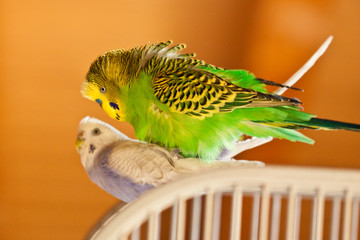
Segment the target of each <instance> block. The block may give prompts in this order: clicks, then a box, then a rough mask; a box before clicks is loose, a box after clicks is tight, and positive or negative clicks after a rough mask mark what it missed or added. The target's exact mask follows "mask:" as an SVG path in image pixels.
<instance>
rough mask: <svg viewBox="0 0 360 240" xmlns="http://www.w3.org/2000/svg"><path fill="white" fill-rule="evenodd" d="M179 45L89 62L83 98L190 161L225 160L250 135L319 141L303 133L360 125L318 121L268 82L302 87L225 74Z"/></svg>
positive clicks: (163, 45) (110, 53)
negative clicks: (274, 91) (236, 144)
mask: <svg viewBox="0 0 360 240" xmlns="http://www.w3.org/2000/svg"><path fill="white" fill-rule="evenodd" d="M171 44H172V41H165V42H160V43H154V44H152V45H149V44H146V45H142V46H137V47H134V48H132V49H129V50H124V49H116V50H111V51H108V52H106V53H104V54H103V55H100V56H99V57H97V58H96V59H95V60H94V61H93V62H92V63H91V65H90V68H89V70H88V72H87V74H86V77H85V80H84V81H83V83H82V85H81V94H82V95H83V96H84V97H85V98H88V99H90V100H92V101H95V102H97V103H98V104H99V105H100V107H101V108H102V109H103V110H104V111H105V112H106V113H107V114H108V115H109V116H110V117H111V118H113V119H117V120H119V121H126V122H128V123H130V124H131V125H132V126H133V127H134V130H135V135H136V137H137V138H138V139H139V140H141V141H146V142H150V143H156V144H158V145H160V146H163V147H166V148H169V149H173V148H177V149H179V150H180V152H181V154H182V155H183V156H185V157H194V158H200V159H203V160H204V161H212V160H214V159H218V158H219V156H221V154H222V153H223V152H224V151H229V150H231V149H232V148H233V147H234V143H236V142H238V141H241V140H242V139H243V138H244V139H246V138H247V137H257V138H277V139H287V140H290V141H299V142H304V143H308V144H313V143H314V141H313V140H312V139H310V138H308V137H306V136H305V135H303V134H302V133H300V132H299V131H298V130H299V129H304V128H307V129H323V130H330V129H345V130H351V131H360V125H358V124H352V123H344V122H339V121H333V120H327V119H321V118H316V116H315V115H313V114H310V113H306V112H304V111H302V108H301V104H302V103H301V102H300V101H299V100H298V99H296V98H290V97H285V96H280V95H277V94H275V93H271V92H269V91H268V90H267V89H266V86H267V85H273V86H279V87H283V88H292V89H295V90H299V89H298V88H294V87H290V86H286V85H282V84H279V83H276V82H273V81H269V80H264V79H261V78H257V77H256V76H255V75H254V74H253V73H251V72H249V71H247V70H242V69H224V68H220V67H216V66H214V65H211V64H207V63H205V61H203V60H198V59H195V54H194V53H181V51H182V50H183V49H185V47H186V45H185V44H178V45H174V46H172V45H171Z"/></svg>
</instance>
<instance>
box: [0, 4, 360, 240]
mask: <svg viewBox="0 0 360 240" xmlns="http://www.w3.org/2000/svg"><path fill="white" fill-rule="evenodd" d="M0 19H1V20H0V30H1V32H0V34H1V38H0V51H1V58H0V79H1V80H0V81H1V88H0V93H1V94H0V98H1V101H0V109H1V118H0V133H1V134H0V138H1V144H0V156H1V162H0V164H1V166H0V191H1V193H0V239H81V238H83V237H84V236H85V235H86V234H87V232H88V230H89V229H90V228H91V227H92V226H93V225H94V224H95V223H96V222H97V221H98V219H99V218H100V217H101V216H102V215H103V214H104V213H105V212H106V211H107V210H109V209H110V208H111V207H112V206H114V205H115V204H116V203H118V200H117V199H115V198H113V197H112V196H110V195H108V194H107V193H105V192H104V191H102V190H101V189H100V188H98V187H97V186H95V185H94V184H92V183H91V182H90V180H89V179H88V177H87V175H86V173H85V171H84V169H83V167H82V166H81V164H80V158H79V155H78V154H77V152H76V151H75V148H74V141H75V137H76V134H77V126H78V123H79V121H80V120H81V119H82V118H83V117H85V116H86V115H90V116H94V117H97V118H99V119H101V120H104V121H106V122H108V123H110V124H112V125H114V126H116V127H117V128H118V129H119V130H121V131H122V132H124V133H125V134H127V135H129V136H130V137H134V131H133V129H132V127H131V126H130V125H129V124H127V123H121V122H116V121H115V120H112V119H110V118H109V117H108V116H107V115H105V112H104V111H102V110H101V109H100V108H99V106H98V105H97V104H96V103H94V102H90V101H89V100H87V99H84V98H82V97H81V95H80V93H79V89H80V85H81V82H82V81H83V79H84V76H85V75H86V72H87V70H88V67H89V65H90V63H91V62H92V61H93V60H94V59H95V58H96V57H97V56H98V55H100V54H102V53H103V52H105V51H107V50H110V49H114V48H125V49H128V48H132V47H134V46H136V45H142V44H145V43H147V42H155V41H163V40H168V39H172V40H174V41H175V43H181V42H184V43H186V44H187V46H188V48H187V50H186V52H196V53H197V57H198V58H200V59H203V60H205V61H206V62H208V63H211V64H215V65H217V66H221V67H225V68H242V69H247V70H249V71H251V72H253V73H255V74H256V75H257V76H258V77H261V78H265V79H268V80H272V81H277V82H284V81H285V80H286V79H287V78H289V77H290V76H291V75H292V74H293V73H294V72H295V71H297V70H298V68H300V67H301V66H302V64H303V63H305V61H306V60H307V59H308V58H309V57H310V56H311V55H312V54H313V53H314V52H315V50H316V49H317V48H318V47H319V46H320V45H321V44H322V42H323V41H325V39H326V38H327V37H328V36H329V35H333V36H334V40H333V43H332V44H331V45H330V48H329V49H328V51H327V52H326V53H325V55H324V56H323V57H322V58H320V60H319V61H318V62H317V63H316V65H315V66H314V67H313V68H312V69H311V70H310V71H309V72H308V73H307V74H306V75H305V76H304V77H303V78H302V79H301V80H300V82H299V83H298V84H296V87H299V88H302V89H304V90H305V91H304V92H297V91H288V92H286V93H285V95H286V96H291V97H297V98H299V99H301V101H302V102H303V103H304V110H305V111H307V112H311V113H315V114H317V115H318V116H319V117H322V118H330V119H336V120H342V121H348V122H356V123H360V111H359V105H358V101H359V89H360V71H359V69H360V65H359V63H360V2H359V1H358V0H342V1H340V0H332V1H301V2H295V1H285V0H284V1H281V0H279V1H270V0H257V1H239V0H225V1H214V0H207V1H203V0H201V1H189V0H183V1H172V2H170V1H165V0H158V1H130V0H127V1H125V0H121V1H119V0H118V1H94V0H88V1H68V0H61V1H60V0H57V1H45V0H33V1H24V0H12V1H10V0H2V1H1V2H0ZM303 132H304V133H305V134H306V135H307V136H309V137H311V138H313V139H314V140H315V141H316V143H315V145H313V146H312V145H307V144H303V143H292V142H287V141H281V140H274V141H272V142H271V143H269V144H267V145H264V146H262V147H259V148H257V149H253V150H249V151H248V152H245V153H243V154H241V155H239V156H237V158H238V159H254V160H261V161H264V162H266V163H267V164H286V165H301V166H325V167H337V168H360V159H359V154H360V141H359V138H360V134H359V133H354V132H346V131H310V130H308V131H303ZM304 177H306V176H304Z"/></svg>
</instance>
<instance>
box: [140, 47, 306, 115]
mask: <svg viewBox="0 0 360 240" xmlns="http://www.w3.org/2000/svg"><path fill="white" fill-rule="evenodd" d="M168 43H169V42H166V43H160V44H158V45H153V46H150V48H149V49H150V50H149V53H148V54H147V58H148V61H147V63H146V66H145V67H144V69H145V71H146V72H147V73H148V74H149V75H151V76H153V79H152V87H153V91H154V95H155V97H156V98H157V100H159V101H160V103H162V104H165V105H167V106H168V107H169V109H170V111H172V112H176V113H182V114H188V115H191V116H193V117H196V118H199V119H203V118H205V117H210V116H212V115H213V114H214V113H222V112H231V111H233V110H234V109H236V108H252V107H274V106H285V105H297V104H300V102H299V101H298V100H296V99H292V98H286V97H282V96H277V95H272V94H266V93H263V92H260V91H255V90H252V89H248V88H243V87H240V86H238V85H236V84H234V83H232V82H231V81H230V80H228V79H226V78H224V76H225V75H224V74H216V71H221V69H219V68H216V67H214V66H212V65H208V64H205V63H204V62H203V61H200V60H196V59H191V58H189V56H193V54H187V55H174V54H173V55H171V54H169V53H174V51H175V52H176V51H178V50H179V49H182V48H184V47H185V46H184V45H177V46H175V47H172V48H170V49H169V50H166V48H165V47H166V46H167V45H168ZM169 44H170V43H169ZM164 46H165V47H164ZM164 49H165V50H164ZM174 49H176V50H174ZM210 70H211V71H210ZM224 71H225V70H224ZM228 71H229V70H228ZM223 73H224V72H223ZM253 83H254V84H255V82H253ZM257 84H258V87H259V86H260V85H259V83H257Z"/></svg>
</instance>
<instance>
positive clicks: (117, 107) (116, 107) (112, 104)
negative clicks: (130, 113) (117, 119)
mask: <svg viewBox="0 0 360 240" xmlns="http://www.w3.org/2000/svg"><path fill="white" fill-rule="evenodd" d="M110 107H112V108H113V109H115V110H119V105H117V104H116V103H114V102H110Z"/></svg>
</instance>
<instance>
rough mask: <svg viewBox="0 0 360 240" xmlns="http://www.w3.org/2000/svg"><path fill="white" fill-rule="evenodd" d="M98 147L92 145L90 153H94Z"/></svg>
mask: <svg viewBox="0 0 360 240" xmlns="http://www.w3.org/2000/svg"><path fill="white" fill-rule="evenodd" d="M95 149H96V147H95V146H94V145H93V144H90V149H89V153H94V151H95Z"/></svg>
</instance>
